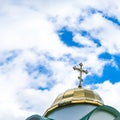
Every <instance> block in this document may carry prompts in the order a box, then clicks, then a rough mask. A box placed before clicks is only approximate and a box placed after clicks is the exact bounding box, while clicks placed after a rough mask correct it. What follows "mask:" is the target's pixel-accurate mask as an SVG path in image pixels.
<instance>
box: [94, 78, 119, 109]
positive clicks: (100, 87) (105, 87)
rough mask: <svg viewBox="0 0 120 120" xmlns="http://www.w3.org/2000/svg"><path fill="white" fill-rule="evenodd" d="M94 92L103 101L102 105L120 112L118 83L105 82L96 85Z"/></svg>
mask: <svg viewBox="0 0 120 120" xmlns="http://www.w3.org/2000/svg"><path fill="white" fill-rule="evenodd" d="M95 86H96V87H97V89H96V91H97V92H98V93H99V95H100V96H101V98H102V99H103V101H104V104H106V105H109V106H112V107H114V108H116V109H117V110H119V111H120V105H119V101H120V98H119V97H118V96H119V90H120V87H119V86H120V82H117V83H115V84H112V83H111V82H110V81H108V80H107V81H105V82H104V83H102V84H96V85H95Z"/></svg>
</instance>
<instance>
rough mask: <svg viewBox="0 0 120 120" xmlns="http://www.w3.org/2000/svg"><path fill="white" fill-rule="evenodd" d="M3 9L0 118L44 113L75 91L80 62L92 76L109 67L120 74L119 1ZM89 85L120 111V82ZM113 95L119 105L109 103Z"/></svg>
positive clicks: (4, 4)
mask: <svg viewBox="0 0 120 120" xmlns="http://www.w3.org/2000/svg"><path fill="white" fill-rule="evenodd" d="M0 5H1V7H0V26H1V27H0V85H1V87H0V96H1V100H0V106H1V108H0V112H1V113H2V114H1V115H0V119H6V120H7V119H12V120H19V119H25V118H26V117H28V116H29V115H32V114H34V113H38V114H43V113H44V111H45V110H46V109H47V108H48V107H49V106H50V104H51V103H52V101H53V100H54V99H55V97H56V96H57V95H58V94H59V93H61V92H64V91H65V90H67V89H70V88H74V87H76V84H77V77H76V76H77V75H78V74H77V72H75V71H73V70H72V67H73V66H74V65H77V64H79V62H83V63H84V68H85V69H88V70H89V74H88V75H89V76H92V75H96V76H98V77H102V76H104V73H103V70H104V68H105V65H108V64H109V65H111V66H112V67H114V68H115V69H114V70H118V71H119V65H118V64H119V53H120V48H119V46H120V42H119V32H120V31H119V24H118V23H119V21H120V20H119V19H120V16H119V11H120V10H119V4H118V1H113V0H110V2H109V3H108V2H106V1H104V2H100V1H96V0H93V1H89V0H85V1H81V2H80V1H79V0H77V1H76V2H74V1H72V0H69V1H68V0H66V1H64V0H61V1H56V0H50V1H48V0H44V1H41V0H39V1H38V0H34V2H33V1H32V0H26V1H23V0H21V1H15V0H9V1H8V0H5V1H0ZM116 21H117V22H116ZM61 32H62V33H61ZM68 33H70V34H68ZM60 35H61V36H62V35H65V37H64V39H63V38H62V37H63V36H62V37H61V36H60ZM68 35H69V36H68ZM70 35H71V36H70ZM66 40H67V41H66ZM70 40H71V41H70ZM68 42H70V43H68ZM104 53H105V56H106V54H107V55H110V59H109V60H108V59H104V58H105V56H104ZM102 55H103V56H102ZM101 56H102V58H101ZM83 77H84V78H85V76H83ZM90 81H92V82H93V83H94V84H95V85H94V86H95V87H97V89H96V91H97V92H98V93H100V95H101V97H102V98H103V100H104V101H105V103H106V104H109V105H112V106H115V107H116V108H117V109H120V108H119V102H118V100H119V98H118V99H117V97H118V91H119V88H118V86H119V82H117V83H116V82H115V83H114V81H111V82H110V81H106V79H104V81H105V82H104V83H99V84H97V83H96V82H94V81H93V80H91V79H90ZM118 81H119V79H118ZM102 82H103V81H102ZM106 86H107V88H106ZM112 90H113V91H112ZM109 91H110V92H109ZM110 93H112V94H110ZM108 94H109V97H110V98H111V97H112V96H111V95H113V96H114V97H115V98H116V99H117V100H116V99H115V100H113V99H112V98H111V99H109V100H108V99H107V97H106V95H108ZM112 100H113V101H114V102H112ZM6 111H9V112H6ZM5 116H7V118H5Z"/></svg>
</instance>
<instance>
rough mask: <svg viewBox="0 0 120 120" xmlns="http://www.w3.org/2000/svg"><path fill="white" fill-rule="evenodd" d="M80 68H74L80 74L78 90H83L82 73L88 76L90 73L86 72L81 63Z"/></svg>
mask: <svg viewBox="0 0 120 120" xmlns="http://www.w3.org/2000/svg"><path fill="white" fill-rule="evenodd" d="M79 66H80V68H77V67H76V66H74V67H73V69H74V70H78V71H79V72H80V76H78V79H79V85H78V88H81V87H82V81H83V79H82V73H86V74H88V71H87V70H84V69H83V68H82V66H83V64H82V63H80V64H79Z"/></svg>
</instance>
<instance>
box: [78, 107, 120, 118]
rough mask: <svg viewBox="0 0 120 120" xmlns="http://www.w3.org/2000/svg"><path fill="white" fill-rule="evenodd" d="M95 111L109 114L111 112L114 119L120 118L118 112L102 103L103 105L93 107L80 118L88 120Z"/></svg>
mask: <svg viewBox="0 0 120 120" xmlns="http://www.w3.org/2000/svg"><path fill="white" fill-rule="evenodd" d="M97 111H103V112H105V111H106V112H108V113H109V114H112V115H113V116H114V117H115V119H114V120H120V113H119V112H118V111H117V110H116V109H114V108H113V107H110V106H107V105H103V106H98V107H97V108H95V109H94V110H93V111H91V112H90V113H88V114H87V115H86V116H84V117H83V118H82V119H80V120H90V118H91V116H92V115H95V113H96V112H97Z"/></svg>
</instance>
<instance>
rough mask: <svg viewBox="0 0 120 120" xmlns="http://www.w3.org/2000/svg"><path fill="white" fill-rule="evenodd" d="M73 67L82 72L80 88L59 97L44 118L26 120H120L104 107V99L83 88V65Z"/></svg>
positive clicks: (32, 117) (119, 117) (111, 108)
mask: <svg viewBox="0 0 120 120" xmlns="http://www.w3.org/2000/svg"><path fill="white" fill-rule="evenodd" d="M79 65H80V67H79V68H77V67H76V66H75V67H73V69H74V70H78V71H79V72H80V76H79V77H78V79H79V81H80V82H79V85H78V88H73V89H69V90H66V91H65V92H64V93H62V94H60V95H58V96H57V98H56V99H55V101H54V102H53V104H52V105H51V107H50V108H48V109H47V110H46V112H45V113H44V115H43V116H40V115H32V116H30V117H28V118H27V119H26V120H120V113H119V111H117V110H116V109H115V108H113V107H111V106H107V105H104V103H103V100H102V98H101V97H100V96H99V95H98V94H97V93H96V92H94V91H92V90H89V89H85V88H83V87H82V73H86V74H87V73H88V71H87V70H83V68H82V66H83V64H82V63H80V64H79ZM108 99H109V98H108Z"/></svg>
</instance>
